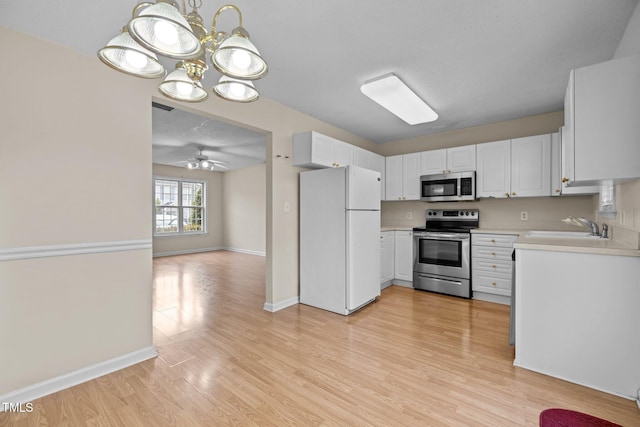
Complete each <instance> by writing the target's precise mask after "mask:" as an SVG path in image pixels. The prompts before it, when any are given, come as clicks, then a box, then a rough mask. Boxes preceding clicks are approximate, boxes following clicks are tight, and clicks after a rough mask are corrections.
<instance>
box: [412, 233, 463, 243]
mask: <svg viewBox="0 0 640 427" xmlns="http://www.w3.org/2000/svg"><path fill="white" fill-rule="evenodd" d="M413 235H414V236H415V237H417V238H421V237H422V238H427V239H433V240H453V241H456V242H464V241H467V240H470V239H471V237H470V236H469V235H466V234H462V235H461V234H457V233H413Z"/></svg>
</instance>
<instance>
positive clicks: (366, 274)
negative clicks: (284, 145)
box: [300, 166, 380, 315]
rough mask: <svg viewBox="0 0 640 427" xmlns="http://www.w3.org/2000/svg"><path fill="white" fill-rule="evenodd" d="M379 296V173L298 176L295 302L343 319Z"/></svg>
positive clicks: (334, 171)
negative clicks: (297, 286)
mask: <svg viewBox="0 0 640 427" xmlns="http://www.w3.org/2000/svg"><path fill="white" fill-rule="evenodd" d="M379 295H380V173H379V172H376V171H372V170H369V169H364V168H361V167H357V166H345V167H340V168H327V169H319V170H314V171H309V172H301V173H300V302H301V303H302V304H306V305H311V306H314V307H318V308H321V309H324V310H329V311H332V312H335V313H339V314H343V315H347V314H351V313H353V312H354V311H356V310H358V309H360V308H362V307H363V306H365V305H367V304H368V303H370V302H372V301H374V300H375V299H376V297H378V296H379Z"/></svg>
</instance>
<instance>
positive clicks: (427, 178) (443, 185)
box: [420, 171, 476, 202]
mask: <svg viewBox="0 0 640 427" xmlns="http://www.w3.org/2000/svg"><path fill="white" fill-rule="evenodd" d="M475 199H476V173H475V171H471V172H454V173H445V174H438V175H423V176H421V177H420V200H422V201H423V202H457V201H462V200H475Z"/></svg>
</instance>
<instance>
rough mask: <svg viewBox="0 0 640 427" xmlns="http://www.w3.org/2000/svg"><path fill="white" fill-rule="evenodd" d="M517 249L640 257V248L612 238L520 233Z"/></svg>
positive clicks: (516, 244)
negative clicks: (572, 237) (530, 235)
mask: <svg viewBox="0 0 640 427" xmlns="http://www.w3.org/2000/svg"><path fill="white" fill-rule="evenodd" d="M513 247H514V248H516V249H531V250H541V251H556V252H577V253H589V254H599V255H618V256H636V257H640V250H639V249H635V248H632V247H630V246H627V245H625V244H623V243H620V242H618V241H616V240H611V239H598V238H593V239H561V238H544V237H543V238H540V237H526V233H523V234H520V237H518V240H516V242H515V243H514V244H513Z"/></svg>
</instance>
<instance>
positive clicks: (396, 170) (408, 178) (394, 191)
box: [385, 153, 420, 200]
mask: <svg viewBox="0 0 640 427" xmlns="http://www.w3.org/2000/svg"><path fill="white" fill-rule="evenodd" d="M385 184H386V198H385V200H420V153H411V154H400V155H397V156H389V157H387V158H386V181H385Z"/></svg>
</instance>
